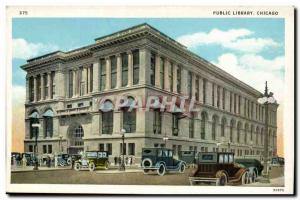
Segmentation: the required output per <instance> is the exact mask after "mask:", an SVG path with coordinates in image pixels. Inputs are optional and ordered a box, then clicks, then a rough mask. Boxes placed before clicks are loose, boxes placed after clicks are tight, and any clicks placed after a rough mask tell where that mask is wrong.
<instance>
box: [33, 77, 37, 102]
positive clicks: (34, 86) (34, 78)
mask: <svg viewBox="0 0 300 200" xmlns="http://www.w3.org/2000/svg"><path fill="white" fill-rule="evenodd" d="M33 88H34V89H33V91H34V98H33V101H34V102H36V101H37V76H34V77H33Z"/></svg>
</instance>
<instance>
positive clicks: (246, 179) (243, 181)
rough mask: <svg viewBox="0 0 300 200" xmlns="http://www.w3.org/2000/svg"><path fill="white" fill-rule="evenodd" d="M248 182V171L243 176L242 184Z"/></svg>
mask: <svg viewBox="0 0 300 200" xmlns="http://www.w3.org/2000/svg"><path fill="white" fill-rule="evenodd" d="M247 183H248V172H245V173H244V174H243V176H242V180H241V184H242V185H245V184H247Z"/></svg>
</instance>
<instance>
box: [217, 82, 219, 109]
mask: <svg viewBox="0 0 300 200" xmlns="http://www.w3.org/2000/svg"><path fill="white" fill-rule="evenodd" d="M217 107H218V108H220V86H218V87H217Z"/></svg>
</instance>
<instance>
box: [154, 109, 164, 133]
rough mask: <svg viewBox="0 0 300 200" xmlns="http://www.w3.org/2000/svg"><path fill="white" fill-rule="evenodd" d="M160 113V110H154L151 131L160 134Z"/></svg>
mask: <svg viewBox="0 0 300 200" xmlns="http://www.w3.org/2000/svg"><path fill="white" fill-rule="evenodd" d="M161 122H162V114H161V112H160V110H154V120H153V133H154V134H161V124H162V123H161Z"/></svg>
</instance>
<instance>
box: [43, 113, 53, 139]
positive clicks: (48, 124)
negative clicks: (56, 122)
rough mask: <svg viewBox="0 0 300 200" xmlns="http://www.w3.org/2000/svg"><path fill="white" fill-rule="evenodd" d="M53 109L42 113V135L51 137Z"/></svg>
mask: <svg viewBox="0 0 300 200" xmlns="http://www.w3.org/2000/svg"><path fill="white" fill-rule="evenodd" d="M53 116H54V114H53V111H52V110H51V109H48V110H47V111H46V112H45V113H44V114H43V118H44V137H45V138H46V137H53Z"/></svg>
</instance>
